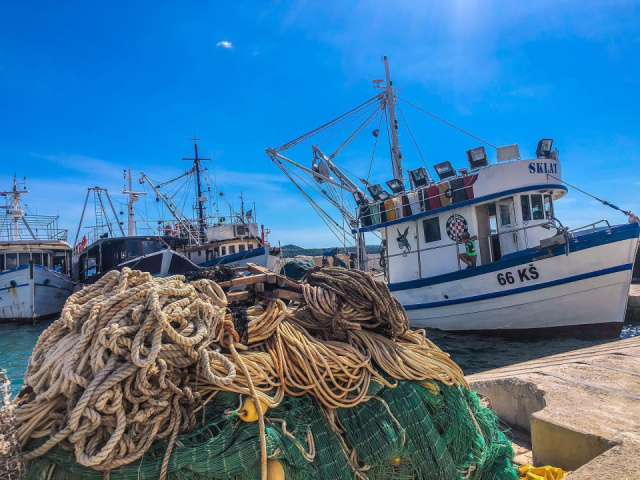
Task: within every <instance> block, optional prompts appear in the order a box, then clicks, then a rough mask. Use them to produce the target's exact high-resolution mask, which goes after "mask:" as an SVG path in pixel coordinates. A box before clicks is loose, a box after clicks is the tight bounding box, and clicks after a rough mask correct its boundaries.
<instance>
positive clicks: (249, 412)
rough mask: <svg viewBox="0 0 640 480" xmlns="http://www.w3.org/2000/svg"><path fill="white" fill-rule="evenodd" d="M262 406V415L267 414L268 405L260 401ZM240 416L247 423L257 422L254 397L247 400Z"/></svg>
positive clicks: (239, 413)
mask: <svg viewBox="0 0 640 480" xmlns="http://www.w3.org/2000/svg"><path fill="white" fill-rule="evenodd" d="M260 405H262V413H263V414H264V413H267V408H268V407H267V404H266V403H264V402H263V401H262V400H260ZM238 416H239V417H240V419H241V420H243V421H245V422H255V421H256V420H258V410H257V409H256V404H255V403H254V401H253V397H247V398H246V399H245V401H244V405H243V406H242V408H241V409H240V411H239V412H238ZM282 478H284V477H282Z"/></svg>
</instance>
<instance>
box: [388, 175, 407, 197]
mask: <svg viewBox="0 0 640 480" xmlns="http://www.w3.org/2000/svg"><path fill="white" fill-rule="evenodd" d="M385 183H386V184H387V185H389V188H390V189H391V191H392V192H393V193H395V194H396V195H397V194H399V193H402V192H404V183H402V182H401V181H400V180H398V179H397V178H394V179H393V180H389V181H388V182H385Z"/></svg>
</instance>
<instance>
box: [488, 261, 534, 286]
mask: <svg viewBox="0 0 640 480" xmlns="http://www.w3.org/2000/svg"><path fill="white" fill-rule="evenodd" d="M539 277H540V274H539V273H538V269H537V268H536V267H534V266H533V265H530V266H528V267H525V268H518V269H516V273H515V275H514V273H513V272H511V271H509V272H506V273H499V274H498V275H497V277H496V278H497V279H498V283H499V284H500V285H506V284H507V283H508V284H509V285H512V284H514V283H516V280H519V281H520V283H522V282H528V281H530V280H537V279H538V278H539Z"/></svg>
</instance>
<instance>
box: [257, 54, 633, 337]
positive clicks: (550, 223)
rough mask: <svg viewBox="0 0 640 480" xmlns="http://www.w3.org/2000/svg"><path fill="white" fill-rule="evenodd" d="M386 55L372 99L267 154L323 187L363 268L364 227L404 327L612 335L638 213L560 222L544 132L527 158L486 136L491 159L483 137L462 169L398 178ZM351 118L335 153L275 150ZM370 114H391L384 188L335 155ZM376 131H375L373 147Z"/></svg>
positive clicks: (554, 166)
mask: <svg viewBox="0 0 640 480" xmlns="http://www.w3.org/2000/svg"><path fill="white" fill-rule="evenodd" d="M384 63H385V73H386V79H385V80H375V81H374V85H375V88H376V89H378V91H379V92H380V93H379V94H378V95H376V96H375V97H373V99H370V100H368V101H367V102H365V103H363V104H362V105H361V106H359V107H356V108H355V109H353V110H351V111H349V112H347V114H345V115H343V116H341V117H338V119H336V120H334V121H331V122H328V123H326V124H325V125H324V126H323V127H320V128H319V129H317V130H314V131H313V132H311V133H310V134H309V135H303V136H301V137H299V138H298V139H296V140H294V141H292V142H289V143H287V144H284V145H283V146H281V147H279V148H275V149H267V153H268V154H269V156H270V157H271V159H272V161H274V163H276V165H277V166H278V167H279V168H281V169H282V170H283V171H285V172H286V173H288V175H287V176H288V177H289V178H290V179H292V178H294V177H293V176H292V175H291V174H290V172H289V171H290V170H292V169H295V171H296V173H298V174H299V173H300V172H302V173H303V174H306V176H307V178H309V180H310V182H315V183H317V184H322V188H320V189H319V190H320V191H321V192H322V193H324V194H325V195H324V196H325V197H326V200H329V201H330V202H331V201H332V199H333V201H332V203H333V205H334V206H337V207H338V208H339V211H340V213H341V214H342V216H343V218H344V220H345V223H346V224H347V225H349V226H350V227H351V228H350V229H349V230H350V231H349V233H351V234H352V235H353V240H354V243H356V244H357V245H358V246H359V248H358V256H359V264H360V265H361V266H362V265H364V261H363V259H364V249H363V245H364V240H365V235H367V234H371V233H373V234H375V235H376V236H377V237H378V238H380V240H381V246H382V258H381V266H382V267H383V269H384V276H385V279H386V280H387V282H388V283H389V289H390V290H391V291H392V292H393V293H394V295H395V296H396V297H397V298H398V299H399V300H400V301H401V303H402V304H403V306H404V307H405V309H406V311H407V314H408V317H409V320H410V322H411V325H412V326H413V327H417V328H423V327H432V328H438V329H443V330H448V331H456V332H469V331H473V332H482V333H490V334H500V335H516V336H527V337H532V336H546V335H555V334H557V333H569V334H571V335H578V336H592V335H598V336H617V335H619V334H620V331H621V329H622V325H623V321H624V314H625V309H626V303H627V298H628V293H629V286H630V282H631V275H632V268H633V264H634V260H635V256H636V252H637V249H638V237H639V235H640V226H639V225H638V223H637V217H635V216H634V215H633V214H631V212H624V213H626V214H627V215H628V216H629V224H627V225H618V226H612V225H610V224H609V223H608V222H607V221H606V220H602V221H599V222H595V223H593V224H590V225H587V226H585V227H581V228H576V229H572V230H570V229H569V228H566V227H564V226H563V225H562V224H561V223H560V221H559V220H558V219H557V218H556V216H555V215H554V202H556V201H558V200H560V199H561V198H562V197H564V196H565V195H566V193H567V191H568V188H567V184H566V183H565V182H564V181H563V179H562V168H561V162H560V159H559V152H558V150H557V149H555V150H554V149H552V146H553V140H552V139H542V140H540V141H539V142H538V146H537V149H536V156H535V158H528V159H527V158H521V156H520V152H519V147H518V145H507V146H504V147H494V146H493V145H491V144H488V143H487V142H484V143H485V144H487V145H489V146H490V147H493V148H495V150H496V159H497V161H495V162H493V163H492V162H491V161H490V159H489V156H488V154H487V152H486V150H485V147H484V146H482V147H478V148H473V149H470V150H468V151H467V160H468V165H465V167H464V168H458V169H457V170H456V169H455V168H454V167H453V166H452V165H451V163H450V162H442V163H439V164H437V165H435V166H434V170H435V172H436V174H437V176H438V180H437V181H436V180H434V179H433V177H432V176H431V175H430V174H429V172H428V171H427V169H426V168H425V167H417V168H414V169H412V170H408V171H407V173H408V181H409V182H408V185H407V181H406V180H407V178H406V177H405V173H404V171H403V168H402V160H403V152H402V151H401V146H400V143H399V135H398V128H399V124H398V120H397V118H396V114H395V112H396V111H398V108H399V107H398V104H397V100H398V97H397V91H396V90H395V88H394V87H392V82H391V79H390V75H389V70H388V63H387V59H386V57H385V58H384ZM385 81H386V84H383V82H385ZM401 100H403V99H401ZM405 102H406V103H407V104H409V105H411V106H413V107H416V106H415V105H413V104H412V103H410V102H408V101H405ZM417 108H418V109H419V110H423V109H421V108H420V107H417ZM423 111H424V110H423ZM426 113H429V112H426ZM429 114H430V115H432V116H434V115H433V114H431V113H429ZM358 115H360V116H361V117H363V118H365V120H364V123H362V124H361V125H360V126H358V127H357V128H356V133H355V134H351V136H348V137H347V138H346V140H344V142H342V143H339V145H338V148H337V149H336V150H335V152H334V153H332V154H327V155H325V154H324V153H323V152H322V151H321V150H320V149H319V148H318V147H317V146H314V147H313V152H314V159H313V163H312V165H311V168H307V167H304V166H302V165H300V164H299V163H297V162H295V161H294V160H291V159H290V158H287V157H285V156H284V154H283V152H284V151H285V150H287V149H290V148H293V147H295V146H296V145H297V144H299V143H301V142H302V141H304V140H306V139H308V138H310V137H311V136H312V135H316V134H318V133H320V132H324V133H325V134H326V135H327V137H328V138H329V137H331V136H334V135H335V133H333V130H330V129H334V130H335V131H340V127H341V126H342V127H344V125H343V124H341V122H346V121H349V122H352V121H353V119H354V117H355V118H359V117H358ZM367 115H368V116H367ZM378 115H379V116H380V123H381V122H382V120H383V119H385V118H388V122H389V124H388V128H387V129H386V130H387V131H388V132H389V145H390V149H389V150H390V153H391V166H392V172H393V178H392V179H391V180H389V181H387V182H386V184H387V186H388V188H389V190H390V191H387V190H386V189H385V188H383V187H382V186H381V184H379V183H372V182H371V183H370V182H369V181H368V179H369V176H367V177H366V179H363V178H357V177H356V178H353V179H352V178H350V177H349V175H347V173H345V172H350V170H346V169H345V168H341V167H340V166H339V165H338V163H337V156H338V154H339V153H340V152H341V151H342V150H343V149H344V148H345V147H346V145H347V144H348V143H350V142H352V141H353V140H354V139H355V138H356V137H357V136H358V135H357V134H358V133H360V132H362V131H363V130H364V129H365V128H366V126H367V125H368V124H369V123H372V122H373V123H374V124H375V123H377V122H375V121H376V119H377V116H378ZM402 118H403V119H404V115H402ZM436 118H438V119H439V117H436ZM445 123H448V122H445ZM449 125H451V124H449ZM456 128H458V127H456ZM380 131H381V129H380V128H378V129H375V130H374V131H373V137H374V140H373V142H374V152H375V146H376V145H377V141H378V136H379V134H380ZM465 133H466V132H465ZM411 137H412V138H413V134H412V133H411ZM473 137H474V138H475V139H477V140H480V139H478V137H475V136H473ZM481 141H482V140H481ZM316 145H317V144H316ZM323 148H326V147H323ZM417 151H418V153H419V154H420V156H422V154H421V151H420V149H417ZM372 160H373V156H372ZM369 169H371V166H369ZM352 176H353V175H352ZM359 182H361V183H363V184H364V185H365V187H364V188H360V187H359V186H358V183H359ZM299 187H300V186H299ZM339 190H343V191H347V192H349V193H351V194H352V195H353V202H352V205H351V209H349V208H347V207H346V206H345V204H344V203H342V204H338V203H337V202H336V201H335V198H336V194H335V191H339ZM327 192H328V193H329V194H327ZM307 198H308V199H309V198H311V197H310V195H309V196H307ZM603 203H605V204H606V205H609V206H611V204H609V203H608V202H603ZM316 206H317V205H316ZM614 208H617V207H615V206H614ZM316 210H317V211H318V210H319V209H318V208H316ZM322 212H323V213H324V211H322ZM465 267H466V268H465Z"/></svg>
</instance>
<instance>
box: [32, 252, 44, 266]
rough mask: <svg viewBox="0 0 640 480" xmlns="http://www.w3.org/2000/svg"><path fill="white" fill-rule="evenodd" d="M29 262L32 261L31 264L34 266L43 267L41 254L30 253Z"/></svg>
mask: <svg viewBox="0 0 640 480" xmlns="http://www.w3.org/2000/svg"><path fill="white" fill-rule="evenodd" d="M31 260H33V263H35V264H36V265H43V263H42V254H41V253H32V254H31Z"/></svg>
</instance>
